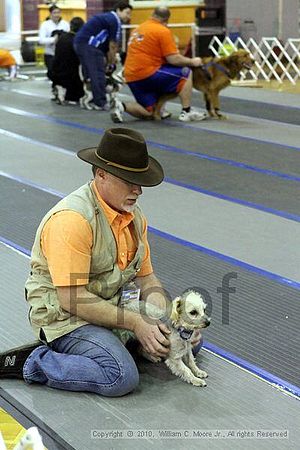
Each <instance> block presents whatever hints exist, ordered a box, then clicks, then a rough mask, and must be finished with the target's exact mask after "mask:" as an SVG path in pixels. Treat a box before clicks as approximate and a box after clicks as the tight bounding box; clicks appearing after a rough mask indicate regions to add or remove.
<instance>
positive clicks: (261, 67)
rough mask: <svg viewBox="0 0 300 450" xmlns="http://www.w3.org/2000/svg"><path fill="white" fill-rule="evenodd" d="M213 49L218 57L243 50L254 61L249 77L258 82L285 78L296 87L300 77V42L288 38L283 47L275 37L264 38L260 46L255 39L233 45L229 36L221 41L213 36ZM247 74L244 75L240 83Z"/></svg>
mask: <svg viewBox="0 0 300 450" xmlns="http://www.w3.org/2000/svg"><path fill="white" fill-rule="evenodd" d="M209 48H210V50H211V51H212V52H213V53H214V54H215V55H216V56H219V55H220V54H225V55H229V54H230V53H231V52H232V50H237V49H238V48H244V49H246V50H248V51H249V52H250V54H251V56H252V57H253V58H254V60H255V64H254V68H253V69H252V70H250V71H249V72H248V75H247V77H249V76H250V77H251V78H252V79H253V80H257V79H258V78H260V77H262V78H264V79H265V80H266V81H270V80H271V79H272V78H275V79H276V80H277V81H278V82H279V83H282V81H283V80H284V79H287V80H289V81H290V82H291V83H292V84H296V81H297V79H298V78H299V77H300V39H288V40H287V41H286V43H285V44H282V42H280V41H279V40H278V39H277V38H276V37H264V38H262V39H261V41H260V42H259V43H257V42H256V41H255V40H254V39H253V38H250V39H249V40H248V41H247V42H245V41H243V39H242V38H240V37H239V38H238V39H237V40H235V41H234V42H233V41H232V40H231V39H230V38H229V37H226V38H225V39H224V41H220V39H218V37H217V36H214V37H213V39H212V40H211V42H210V44H209ZM245 77H246V74H245V73H243V72H241V80H243V79H245Z"/></svg>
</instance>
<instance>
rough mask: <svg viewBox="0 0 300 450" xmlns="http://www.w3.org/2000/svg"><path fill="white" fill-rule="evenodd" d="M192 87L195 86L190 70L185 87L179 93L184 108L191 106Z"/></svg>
mask: <svg viewBox="0 0 300 450" xmlns="http://www.w3.org/2000/svg"><path fill="white" fill-rule="evenodd" d="M192 88H193V82H192V72H190V74H189V77H188V79H187V81H186V82H185V83H184V86H183V88H182V89H181V91H180V92H179V94H178V95H179V98H180V101H181V105H182V108H189V107H190V106H191V100H192Z"/></svg>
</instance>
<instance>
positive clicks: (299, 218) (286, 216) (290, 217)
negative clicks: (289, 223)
mask: <svg viewBox="0 0 300 450" xmlns="http://www.w3.org/2000/svg"><path fill="white" fill-rule="evenodd" d="M164 182H165V183H169V184H173V185H174V186H179V187H183V188H186V189H189V190H190V191H195V192H199V193H201V194H205V195H209V196H211V197H216V198H219V199H220V200H226V201H229V202H231V203H237V204H238V205H242V206H246V207H248V208H253V209H257V210H259V211H263V212H266V213H269V214H273V215H275V216H280V217H283V218H284V219H288V220H294V221H295V222H300V216H298V215H297V214H292V213H288V212H285V211H280V210H278V209H274V208H268V207H267V206H263V205H259V204H258V203H252V202H247V201H246V200H240V199H238V198H234V197H230V196H228V195H224V194H219V193H217V192H213V191H209V190H208V189H203V188H200V187H198V186H192V185H191V184H187V183H182V182H181V181H178V180H174V179H173V178H169V177H166V178H164Z"/></svg>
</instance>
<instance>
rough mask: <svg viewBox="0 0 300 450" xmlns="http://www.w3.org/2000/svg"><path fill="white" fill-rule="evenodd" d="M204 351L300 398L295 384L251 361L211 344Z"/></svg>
mask: <svg viewBox="0 0 300 450" xmlns="http://www.w3.org/2000/svg"><path fill="white" fill-rule="evenodd" d="M203 349H207V350H209V351H211V352H212V353H215V354H216V355H219V356H221V357H222V358H224V359H226V360H228V361H230V362H233V363H234V364H236V365H237V366H239V367H242V368H243V369H246V370H248V371H249V372H251V373H254V374H255V375H257V376H259V377H260V378H262V379H263V380H266V381H268V382H269V383H271V384H273V385H274V386H275V387H277V388H278V387H280V388H281V389H283V390H284V391H287V392H290V393H292V394H293V395H296V396H297V397H300V387H299V386H295V385H294V384H291V383H289V382H288V381H286V380H283V379H282V378H279V377H277V376H276V375H273V374H271V373H270V372H267V371H266V370H264V369H263V368H262V367H258V366H256V365H254V364H252V363H250V362H249V361H246V360H245V359H243V358H239V357H238V356H236V355H234V354H233V353H230V352H227V351H226V350H224V349H222V348H220V347H218V346H216V345H214V344H211V343H210V342H207V341H205V344H204V345H203Z"/></svg>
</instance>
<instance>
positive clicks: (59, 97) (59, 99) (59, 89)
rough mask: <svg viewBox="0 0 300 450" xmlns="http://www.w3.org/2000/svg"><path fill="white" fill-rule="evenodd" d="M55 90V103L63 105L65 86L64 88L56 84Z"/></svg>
mask: <svg viewBox="0 0 300 450" xmlns="http://www.w3.org/2000/svg"><path fill="white" fill-rule="evenodd" d="M56 90H57V100H56V103H57V104H58V105H65V103H66V102H65V97H66V92H67V89H66V88H64V87H62V86H59V85H56Z"/></svg>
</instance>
